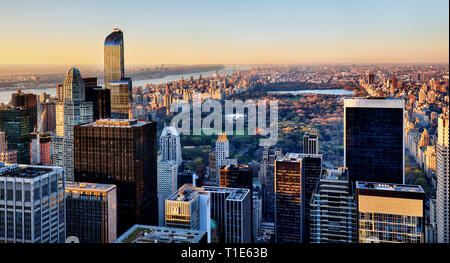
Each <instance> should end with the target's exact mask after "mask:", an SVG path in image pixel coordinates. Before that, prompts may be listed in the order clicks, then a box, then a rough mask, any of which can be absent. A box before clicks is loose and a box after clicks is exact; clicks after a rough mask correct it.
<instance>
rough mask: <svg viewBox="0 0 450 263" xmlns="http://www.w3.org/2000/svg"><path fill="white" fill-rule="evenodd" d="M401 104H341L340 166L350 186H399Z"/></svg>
mask: <svg viewBox="0 0 450 263" xmlns="http://www.w3.org/2000/svg"><path fill="white" fill-rule="evenodd" d="M403 111H404V101H403V100H400V99H383V98H373V99H363V98H356V99H345V100H344V166H346V167H347V168H348V172H349V178H350V181H351V182H353V183H354V182H355V181H369V182H383V183H403V180H404V140H403V134H404V133H403V124H404V122H403Z"/></svg>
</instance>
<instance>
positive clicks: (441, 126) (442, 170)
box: [436, 115, 450, 243]
mask: <svg viewBox="0 0 450 263" xmlns="http://www.w3.org/2000/svg"><path fill="white" fill-rule="evenodd" d="M448 119H449V118H448V115H441V116H439V119H438V141H437V147H436V148H437V163H436V177H437V189H436V219H437V241H438V242H439V243H449V242H450V233H449V231H450V217H449V209H450V207H449V164H448V160H449V146H448V140H449V121H448Z"/></svg>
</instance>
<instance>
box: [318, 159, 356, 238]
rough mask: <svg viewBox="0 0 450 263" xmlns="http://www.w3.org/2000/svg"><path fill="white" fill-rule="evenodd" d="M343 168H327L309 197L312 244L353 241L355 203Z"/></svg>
mask: <svg viewBox="0 0 450 263" xmlns="http://www.w3.org/2000/svg"><path fill="white" fill-rule="evenodd" d="M353 194H354V193H353V190H352V184H351V183H350V181H349V179H348V171H347V169H346V168H345V167H340V168H338V169H331V170H328V171H327V173H326V174H323V175H322V176H321V178H320V181H319V183H318V184H317V188H316V190H315V191H314V193H313V196H312V199H311V212H310V230H311V234H310V242H311V243H356V203H355V199H354V197H353V196H354V195H353Z"/></svg>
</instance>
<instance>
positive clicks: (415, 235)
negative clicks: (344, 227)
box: [355, 182, 425, 243]
mask: <svg viewBox="0 0 450 263" xmlns="http://www.w3.org/2000/svg"><path fill="white" fill-rule="evenodd" d="M355 189H356V196H355V199H356V207H357V228H358V242H359V243H423V242H424V241H425V239H424V233H425V210H424V202H425V192H424V191H423V189H422V187H421V186H419V185H403V184H388V183H370V182H356V188H355Z"/></svg>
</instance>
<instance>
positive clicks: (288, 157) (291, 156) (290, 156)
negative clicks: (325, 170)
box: [278, 153, 322, 162]
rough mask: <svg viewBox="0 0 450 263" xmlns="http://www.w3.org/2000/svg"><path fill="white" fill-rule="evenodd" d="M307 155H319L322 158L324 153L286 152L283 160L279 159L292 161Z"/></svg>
mask: <svg viewBox="0 0 450 263" xmlns="http://www.w3.org/2000/svg"><path fill="white" fill-rule="evenodd" d="M305 157H318V158H322V154H307V153H286V155H284V157H283V158H282V159H281V160H278V161H286V162H287V161H291V162H298V161H300V160H301V159H303V158H305Z"/></svg>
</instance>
